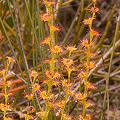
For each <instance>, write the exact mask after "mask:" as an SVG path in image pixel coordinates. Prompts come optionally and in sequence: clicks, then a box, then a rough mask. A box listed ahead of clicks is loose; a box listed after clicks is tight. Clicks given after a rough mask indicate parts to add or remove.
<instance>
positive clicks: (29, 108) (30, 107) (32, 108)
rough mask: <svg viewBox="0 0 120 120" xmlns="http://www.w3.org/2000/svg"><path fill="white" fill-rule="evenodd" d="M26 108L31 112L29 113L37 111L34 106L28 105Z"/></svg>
mask: <svg viewBox="0 0 120 120" xmlns="http://www.w3.org/2000/svg"><path fill="white" fill-rule="evenodd" d="M26 110H27V112H29V113H34V112H35V108H34V107H33V106H27V107H26Z"/></svg>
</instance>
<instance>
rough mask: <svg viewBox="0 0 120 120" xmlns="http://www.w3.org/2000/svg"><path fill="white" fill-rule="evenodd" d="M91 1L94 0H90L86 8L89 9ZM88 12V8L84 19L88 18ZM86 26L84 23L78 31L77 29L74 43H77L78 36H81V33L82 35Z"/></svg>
mask: <svg viewBox="0 0 120 120" xmlns="http://www.w3.org/2000/svg"><path fill="white" fill-rule="evenodd" d="M91 3H92V0H90V1H89V3H88V6H87V7H86V9H89V8H90V6H91ZM88 13H89V11H88V10H87V11H86V12H85V15H84V19H86V18H87V17H88ZM84 26H85V25H84V24H82V25H81V27H79V29H78V31H77V34H76V36H75V38H74V40H73V42H72V44H73V45H75V44H76V43H77V42H78V38H79V37H80V35H81V34H82V32H83V29H84Z"/></svg>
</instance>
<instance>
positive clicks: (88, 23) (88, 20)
mask: <svg viewBox="0 0 120 120" xmlns="http://www.w3.org/2000/svg"><path fill="white" fill-rule="evenodd" d="M83 23H84V24H85V25H90V24H91V23H92V18H87V19H85V20H84V21H83Z"/></svg>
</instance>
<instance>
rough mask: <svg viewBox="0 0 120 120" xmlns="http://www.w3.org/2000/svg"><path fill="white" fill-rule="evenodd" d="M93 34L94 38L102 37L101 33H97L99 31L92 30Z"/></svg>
mask: <svg viewBox="0 0 120 120" xmlns="http://www.w3.org/2000/svg"><path fill="white" fill-rule="evenodd" d="M91 34H92V35H93V36H98V37H99V36H100V34H99V32H97V31H95V30H93V29H91Z"/></svg>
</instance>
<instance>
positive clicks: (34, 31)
mask: <svg viewBox="0 0 120 120" xmlns="http://www.w3.org/2000/svg"><path fill="white" fill-rule="evenodd" d="M24 3H25V6H26V8H27V12H28V16H29V18H30V23H31V25H32V30H33V34H34V37H35V41H36V45H38V38H37V34H36V30H35V28H34V23H33V21H32V17H31V15H30V11H29V8H28V5H27V2H26V0H24ZM36 50H37V48H36ZM38 50H39V52H40V47H38ZM40 54H41V52H40ZM40 56H42V55H40Z"/></svg>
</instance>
